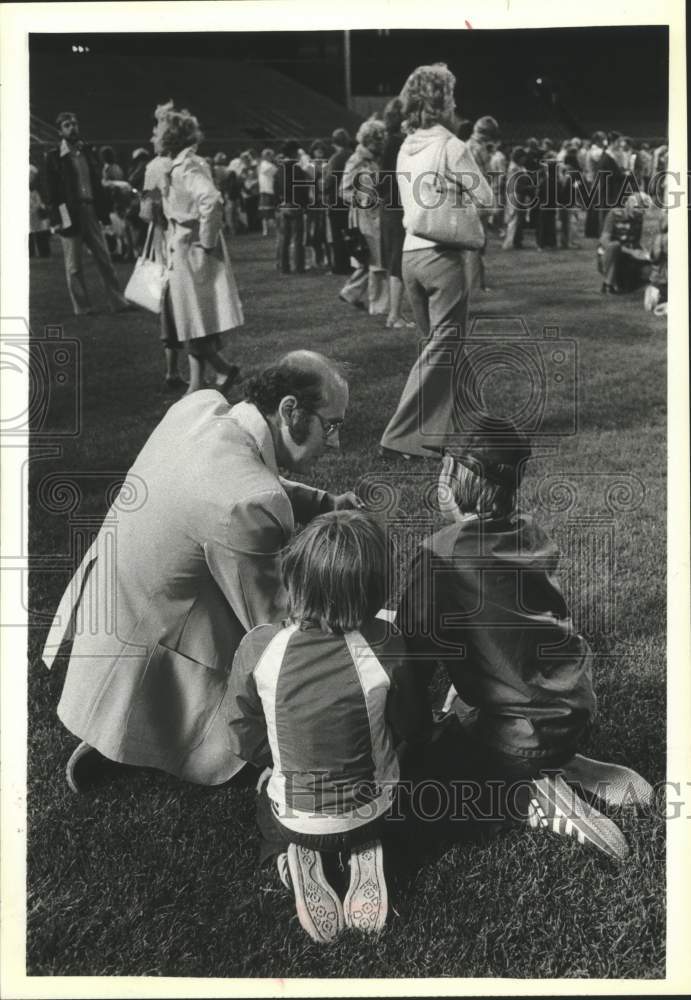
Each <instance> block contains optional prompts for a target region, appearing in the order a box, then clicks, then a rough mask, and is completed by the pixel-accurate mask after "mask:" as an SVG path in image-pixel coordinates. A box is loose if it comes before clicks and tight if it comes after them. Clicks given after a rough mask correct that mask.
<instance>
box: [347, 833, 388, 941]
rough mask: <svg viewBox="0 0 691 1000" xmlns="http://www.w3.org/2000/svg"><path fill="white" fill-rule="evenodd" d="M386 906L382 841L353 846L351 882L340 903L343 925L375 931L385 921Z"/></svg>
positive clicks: (369, 932) (364, 930)
mask: <svg viewBox="0 0 691 1000" xmlns="http://www.w3.org/2000/svg"><path fill="white" fill-rule="evenodd" d="M388 909H389V895H388V891H387V888H386V879H385V877H384V852H383V850H382V846H381V841H380V840H373V841H370V843H367V844H362V845H361V846H360V847H354V848H353V850H352V851H351V852H350V885H349V886H348V891H347V892H346V896H345V901H344V903H343V910H344V913H345V922H346V926H347V927H352V928H354V929H355V930H358V931H363V932H364V933H365V934H377V933H378V932H379V931H380V930H381V929H382V927H383V926H384V924H385V923H386V915H387V912H388Z"/></svg>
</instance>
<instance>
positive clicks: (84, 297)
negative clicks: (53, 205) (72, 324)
mask: <svg viewBox="0 0 691 1000" xmlns="http://www.w3.org/2000/svg"><path fill="white" fill-rule="evenodd" d="M60 238H61V240H62V249H63V252H64V255H65V276H66V278H67V290H68V292H69V293H70V298H71V299H72V308H73V309H74V313H75V316H79V315H81V313H84V312H87V311H88V310H90V309H91V301H90V299H89V293H88V292H87V290H86V284H85V282H84V271H83V264H82V249H83V246H84V244H86V246H87V247H88V248H89V250H91V253H92V254H93V258H94V261H95V263H96V267H97V268H98V271H99V274H100V275H101V280H102V281H103V284H104V286H105V290H106V295H107V297H108V304H109V305H110V307H111V308H114V309H117V308H122V307H123V306H126V305H127V300H126V299H125V297H124V296H123V294H122V292H121V290H120V285H119V283H118V279H117V275H116V274H115V270H114V269H113V265H112V263H111V260H110V254H109V253H108V247H107V246H106V241H105V237H104V235H103V229H102V227H101V223H100V222H99V221H98V219H97V218H96V213H95V212H94V207H93V205H89V204H81V205H80V206H79V232H78V233H76V234H75V235H74V236H61V237H60Z"/></svg>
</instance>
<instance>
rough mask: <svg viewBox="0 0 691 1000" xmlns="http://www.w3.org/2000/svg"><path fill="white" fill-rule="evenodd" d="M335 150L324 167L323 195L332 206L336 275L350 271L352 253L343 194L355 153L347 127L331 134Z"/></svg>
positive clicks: (330, 221) (330, 213)
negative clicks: (347, 239) (347, 169)
mask: <svg viewBox="0 0 691 1000" xmlns="http://www.w3.org/2000/svg"><path fill="white" fill-rule="evenodd" d="M331 141H332V143H333V146H334V153H333V155H332V156H331V158H330V159H329V161H328V163H327V164H326V167H325V169H324V194H325V197H326V203H327V205H328V207H329V223H330V225H331V239H332V247H331V260H332V261H333V266H332V268H331V271H332V273H333V274H350V273H351V271H352V270H353V269H352V267H351V266H350V255H349V253H348V251H347V249H346V245H345V242H344V236H345V231H346V229H347V228H348V206H347V205H346V203H345V202H344V201H343V198H342V196H341V184H342V181H343V171H344V170H345V165H346V163H347V162H348V159H349V158H350V154H351V153H352V152H353V144H352V141H351V138H350V136H349V135H348V133H347V132H346V130H345V129H344V128H337V129H336V131H335V132H334V133H333V135H332V137H331Z"/></svg>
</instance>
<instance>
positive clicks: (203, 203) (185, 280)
mask: <svg viewBox="0 0 691 1000" xmlns="http://www.w3.org/2000/svg"><path fill="white" fill-rule="evenodd" d="M162 194H163V212H164V214H165V217H166V219H167V220H168V231H167V241H166V259H167V266H168V281H169V284H168V288H169V293H170V300H171V304H172V307H173V317H174V319H175V328H176V330H177V334H178V337H179V339H180V340H183V341H186V340H194V339H196V338H198V337H208V336H209V335H211V334H214V333H223V332H225V331H227V330H232V329H234V328H235V327H237V326H241V325H242V323H243V322H244V317H243V312H242V303H241V302H240V296H239V295H238V290H237V286H236V284H235V278H234V276H233V271H232V268H231V266H230V258H229V256H228V249H227V247H226V242H225V239H224V238H223V233H222V232H221V228H222V225H223V200H222V197H221V194H220V192H219V191H218V189H217V188H216V185H215V184H214V182H213V178H212V176H211V170H210V168H209V166H208V164H207V163H206V161H205V160H203V159H202V158H201V157H200V156H197V155H196V154H195V152H194V150H193V148H192V147H188V148H187V149H183V151H182V152H181V153H179V154H178V156H176V157H175V159H174V160H173V161H172V163H171V166H170V170H169V172H168V174H167V178H166V183H165V184H164V186H163V189H162ZM209 248H213V249H212V250H211V252H207V250H209Z"/></svg>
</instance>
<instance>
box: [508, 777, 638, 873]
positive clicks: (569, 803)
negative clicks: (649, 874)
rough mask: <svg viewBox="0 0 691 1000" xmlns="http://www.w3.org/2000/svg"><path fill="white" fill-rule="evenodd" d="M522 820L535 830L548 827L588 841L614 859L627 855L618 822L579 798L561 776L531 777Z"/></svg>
mask: <svg viewBox="0 0 691 1000" xmlns="http://www.w3.org/2000/svg"><path fill="white" fill-rule="evenodd" d="M526 822H527V823H528V825H529V826H531V827H532V828H533V829H535V830H551V831H552V832H553V833H559V834H562V836H566V837H576V838H577V840H578V842H579V844H586V843H588V844H592V845H593V846H594V847H596V848H597V849H598V850H599V851H602V852H603V854H607V855H608V856H609V857H610V858H615V859H616V860H617V861H624V860H625V859H626V858H627V857H628V856H629V846H628V844H627V843H626V839H625V837H624V834H623V833H622V832H621V830H620V829H619V827H618V826H616V824H615V823H613V822H612V820H611V819H608V818H607V816H603V815H602V813H600V812H598V811H597V809H595V808H593V806H590V805H588V804H587V803H586V802H584V801H583V799H581V798H579V796H578V795H577V794H576V792H575V791H574V790H573V789H572V788H569V786H568V785H567V784H566V782H565V781H564V779H563V778H561V777H548V778H541V779H540V780H539V781H533V782H532V783H531V787H530V802H529V807H528V816H527V819H526Z"/></svg>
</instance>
